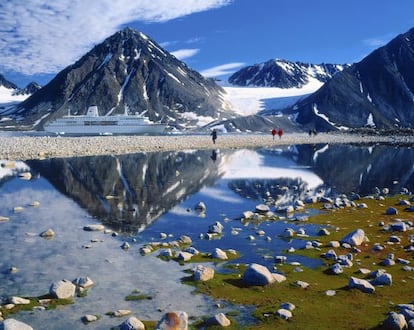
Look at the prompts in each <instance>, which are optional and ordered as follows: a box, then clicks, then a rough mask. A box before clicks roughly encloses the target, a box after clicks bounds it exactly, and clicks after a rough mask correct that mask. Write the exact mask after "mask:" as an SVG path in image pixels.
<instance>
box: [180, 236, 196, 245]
mask: <svg viewBox="0 0 414 330" xmlns="http://www.w3.org/2000/svg"><path fill="white" fill-rule="evenodd" d="M178 240H179V242H180V243H182V244H191V243H193V241H192V239H191V237H190V236H187V235H182V236H180V238H179V239H178Z"/></svg>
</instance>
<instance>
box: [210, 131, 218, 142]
mask: <svg viewBox="0 0 414 330" xmlns="http://www.w3.org/2000/svg"><path fill="white" fill-rule="evenodd" d="M210 135H211V139H212V140H213V143H214V144H216V140H217V130H216V129H213V131H212V132H211V134H210Z"/></svg>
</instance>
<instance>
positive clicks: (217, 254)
mask: <svg viewBox="0 0 414 330" xmlns="http://www.w3.org/2000/svg"><path fill="white" fill-rule="evenodd" d="M211 257H212V258H215V259H220V260H227V259H228V257H227V254H226V252H224V251H223V250H222V249H219V248H215V249H214V252H213V253H212V254H211Z"/></svg>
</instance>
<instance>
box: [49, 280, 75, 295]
mask: <svg viewBox="0 0 414 330" xmlns="http://www.w3.org/2000/svg"><path fill="white" fill-rule="evenodd" d="M75 291H76V286H75V285H74V284H73V283H72V282H70V281H68V280H60V281H58V282H54V283H52V285H51V286H50V289H49V293H50V294H51V295H52V296H53V297H55V298H57V299H73V297H74V296H75Z"/></svg>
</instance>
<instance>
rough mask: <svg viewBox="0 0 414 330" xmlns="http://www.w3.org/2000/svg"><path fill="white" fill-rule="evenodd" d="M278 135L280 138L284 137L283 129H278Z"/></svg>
mask: <svg viewBox="0 0 414 330" xmlns="http://www.w3.org/2000/svg"><path fill="white" fill-rule="evenodd" d="M277 135H279V139H281V138H282V135H283V131H282V129H280V128H279V130H278V131H277Z"/></svg>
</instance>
